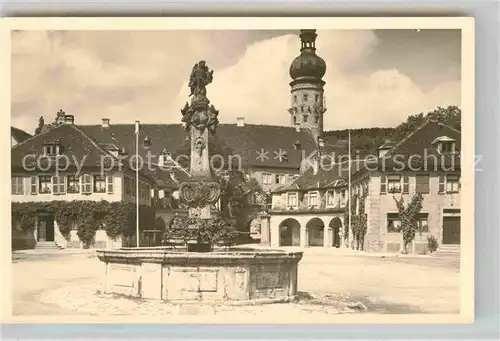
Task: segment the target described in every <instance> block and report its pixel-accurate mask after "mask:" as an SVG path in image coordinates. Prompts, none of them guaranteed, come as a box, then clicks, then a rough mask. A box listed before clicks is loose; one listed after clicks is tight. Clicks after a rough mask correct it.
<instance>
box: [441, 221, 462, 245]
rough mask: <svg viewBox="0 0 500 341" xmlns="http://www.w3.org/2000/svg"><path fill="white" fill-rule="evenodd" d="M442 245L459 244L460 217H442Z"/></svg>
mask: <svg viewBox="0 0 500 341" xmlns="http://www.w3.org/2000/svg"><path fill="white" fill-rule="evenodd" d="M443 244H460V217H443Z"/></svg>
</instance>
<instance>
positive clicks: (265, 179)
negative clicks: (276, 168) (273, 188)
mask: <svg viewBox="0 0 500 341" xmlns="http://www.w3.org/2000/svg"><path fill="white" fill-rule="evenodd" d="M262 183H263V184H264V185H271V184H272V183H273V182H272V175H271V174H270V173H262Z"/></svg>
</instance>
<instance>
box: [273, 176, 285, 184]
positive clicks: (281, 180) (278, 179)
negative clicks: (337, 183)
mask: <svg viewBox="0 0 500 341" xmlns="http://www.w3.org/2000/svg"><path fill="white" fill-rule="evenodd" d="M285 179H286V176H285V174H276V175H275V179H274V181H275V183H276V184H280V185H283V184H284V183H285Z"/></svg>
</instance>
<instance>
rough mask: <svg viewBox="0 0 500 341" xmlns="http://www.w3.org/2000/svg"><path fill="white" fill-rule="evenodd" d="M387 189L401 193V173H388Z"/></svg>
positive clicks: (390, 191)
mask: <svg viewBox="0 0 500 341" xmlns="http://www.w3.org/2000/svg"><path fill="white" fill-rule="evenodd" d="M387 189H388V191H389V193H401V175H398V174H390V175H388V176H387Z"/></svg>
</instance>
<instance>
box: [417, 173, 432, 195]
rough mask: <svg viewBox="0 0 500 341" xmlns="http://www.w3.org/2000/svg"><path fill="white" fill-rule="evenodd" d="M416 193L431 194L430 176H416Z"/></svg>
mask: <svg viewBox="0 0 500 341" xmlns="http://www.w3.org/2000/svg"><path fill="white" fill-rule="evenodd" d="M415 191H416V192H417V193H422V194H427V193H429V174H417V175H416V176H415Z"/></svg>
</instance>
